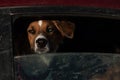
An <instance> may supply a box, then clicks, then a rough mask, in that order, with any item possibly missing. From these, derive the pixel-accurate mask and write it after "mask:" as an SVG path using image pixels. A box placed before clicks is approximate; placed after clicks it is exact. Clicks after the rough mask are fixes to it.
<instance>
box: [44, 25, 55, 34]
mask: <svg viewBox="0 0 120 80" xmlns="http://www.w3.org/2000/svg"><path fill="white" fill-rule="evenodd" d="M46 31H47V32H48V33H50V32H53V31H54V28H53V27H52V26H48V27H47V30H46Z"/></svg>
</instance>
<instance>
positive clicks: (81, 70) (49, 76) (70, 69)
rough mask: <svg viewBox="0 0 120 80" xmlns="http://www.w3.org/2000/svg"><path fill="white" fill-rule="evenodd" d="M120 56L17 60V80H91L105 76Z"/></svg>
mask: <svg viewBox="0 0 120 80" xmlns="http://www.w3.org/2000/svg"><path fill="white" fill-rule="evenodd" d="M114 63H118V64H119V63H120V56H119V55H105V54H103V55H100V54H92V53H89V54H86V53H81V54H75V53H72V54H43V55H29V56H21V57H20V56H19V57H16V58H15V66H16V72H15V74H16V80H18V76H19V77H21V78H22V79H23V80H89V79H90V78H91V77H92V76H93V75H95V74H103V73H104V72H105V71H106V69H107V68H108V67H109V66H110V65H113V64H114Z"/></svg>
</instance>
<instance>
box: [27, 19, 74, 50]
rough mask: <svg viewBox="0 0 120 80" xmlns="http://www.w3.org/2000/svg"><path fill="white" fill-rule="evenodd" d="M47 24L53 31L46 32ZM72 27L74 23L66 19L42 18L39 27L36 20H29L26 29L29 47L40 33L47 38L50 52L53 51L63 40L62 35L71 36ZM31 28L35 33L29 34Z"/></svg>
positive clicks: (32, 45)
mask: <svg viewBox="0 0 120 80" xmlns="http://www.w3.org/2000/svg"><path fill="white" fill-rule="evenodd" d="M48 26H50V27H51V28H52V29H53V30H54V31H53V32H50V33H49V32H47V28H48ZM74 28H75V25H74V24H73V23H71V22H68V21H58V20H42V27H39V24H38V21H34V22H31V23H30V24H29V26H28V29H27V32H28V40H29V43H30V47H31V49H33V48H34V47H35V46H34V45H35V38H36V37H37V36H38V35H39V34H40V33H42V34H43V35H44V36H46V37H47V39H48V40H49V44H50V52H54V51H56V49H57V48H58V46H59V44H60V43H61V42H62V41H63V38H64V37H67V38H73V35H74ZM31 30H33V31H34V32H35V33H34V34H31V33H30V31H31Z"/></svg>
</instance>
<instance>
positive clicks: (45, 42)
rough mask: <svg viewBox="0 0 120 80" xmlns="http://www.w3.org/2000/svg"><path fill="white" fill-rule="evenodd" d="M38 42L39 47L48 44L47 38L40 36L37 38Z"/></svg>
mask: <svg viewBox="0 0 120 80" xmlns="http://www.w3.org/2000/svg"><path fill="white" fill-rule="evenodd" d="M36 43H37V47H39V48H44V47H45V46H46V44H47V40H46V39H41V38H39V39H37V40H36Z"/></svg>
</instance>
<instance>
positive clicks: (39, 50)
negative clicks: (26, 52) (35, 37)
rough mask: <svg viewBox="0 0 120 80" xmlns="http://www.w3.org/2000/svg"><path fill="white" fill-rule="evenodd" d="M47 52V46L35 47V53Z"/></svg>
mask: <svg viewBox="0 0 120 80" xmlns="http://www.w3.org/2000/svg"><path fill="white" fill-rule="evenodd" d="M48 52H49V48H48V47H44V48H39V47H38V48H36V49H35V53H38V54H41V53H48Z"/></svg>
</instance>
